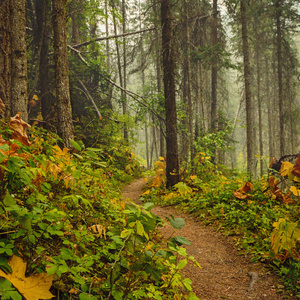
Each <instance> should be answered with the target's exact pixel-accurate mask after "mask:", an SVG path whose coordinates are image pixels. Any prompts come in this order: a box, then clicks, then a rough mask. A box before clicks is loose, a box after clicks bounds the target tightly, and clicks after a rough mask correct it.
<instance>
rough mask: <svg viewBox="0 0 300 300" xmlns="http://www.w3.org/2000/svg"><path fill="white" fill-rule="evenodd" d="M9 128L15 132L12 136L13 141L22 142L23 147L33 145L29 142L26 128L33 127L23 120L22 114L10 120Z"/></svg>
mask: <svg viewBox="0 0 300 300" xmlns="http://www.w3.org/2000/svg"><path fill="white" fill-rule="evenodd" d="M9 126H10V128H11V129H12V130H13V133H12V135H11V137H12V138H13V139H15V140H17V141H19V142H21V143H22V144H23V145H26V146H30V144H31V143H30V142H29V140H28V136H27V133H26V128H27V127H28V128H30V127H31V126H30V125H29V124H27V123H26V122H24V121H23V120H22V119H21V117H20V113H18V114H16V115H15V116H14V117H12V118H10V122H9Z"/></svg>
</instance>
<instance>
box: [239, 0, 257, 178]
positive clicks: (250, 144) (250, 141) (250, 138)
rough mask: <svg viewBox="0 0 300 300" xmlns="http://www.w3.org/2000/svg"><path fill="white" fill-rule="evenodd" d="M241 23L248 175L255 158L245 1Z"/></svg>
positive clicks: (253, 170) (253, 168)
mask: <svg viewBox="0 0 300 300" xmlns="http://www.w3.org/2000/svg"><path fill="white" fill-rule="evenodd" d="M241 23H242V43H243V58H244V84H245V97H246V124H247V129H246V136H247V137H246V139H247V141H246V144H247V171H248V172H249V173H250V174H254V173H255V156H254V154H255V153H254V134H253V133H254V132H253V127H254V111H253V99H252V92H251V70H250V56H249V43H248V24H247V1H246V0H241Z"/></svg>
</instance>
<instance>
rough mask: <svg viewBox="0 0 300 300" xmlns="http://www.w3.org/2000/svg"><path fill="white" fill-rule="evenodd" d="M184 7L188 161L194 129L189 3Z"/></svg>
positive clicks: (192, 151)
mask: <svg viewBox="0 0 300 300" xmlns="http://www.w3.org/2000/svg"><path fill="white" fill-rule="evenodd" d="M184 4H185V5H184V6H185V17H186V20H185V35H186V56H185V57H186V75H187V77H186V92H187V94H186V96H187V116H188V150H189V154H188V156H190V159H191V158H192V157H193V156H194V143H193V142H194V129H193V120H194V114H193V103H192V86H191V85H192V75H191V54H190V52H191V50H190V26H189V24H190V18H189V2H188V1H187V0H185V1H184Z"/></svg>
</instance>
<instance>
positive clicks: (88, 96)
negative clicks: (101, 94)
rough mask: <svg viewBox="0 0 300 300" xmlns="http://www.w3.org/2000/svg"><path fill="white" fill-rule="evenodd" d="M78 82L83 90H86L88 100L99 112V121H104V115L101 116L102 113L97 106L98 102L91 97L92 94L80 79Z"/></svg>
mask: <svg viewBox="0 0 300 300" xmlns="http://www.w3.org/2000/svg"><path fill="white" fill-rule="evenodd" d="M78 82H79V84H80V85H81V86H82V88H83V90H84V92H85V94H86V96H87V98H88V99H89V100H90V101H91V102H92V104H93V106H94V108H95V110H96V112H97V115H98V117H99V119H100V120H101V119H102V115H101V113H100V111H99V109H98V107H97V105H96V102H95V101H94V99H93V97H92V96H91V94H90V92H89V91H88V89H87V87H86V86H85V85H84V83H83V82H82V81H81V80H80V79H78Z"/></svg>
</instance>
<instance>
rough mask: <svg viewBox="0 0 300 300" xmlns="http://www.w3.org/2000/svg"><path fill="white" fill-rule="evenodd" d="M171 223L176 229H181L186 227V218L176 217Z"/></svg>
mask: <svg viewBox="0 0 300 300" xmlns="http://www.w3.org/2000/svg"><path fill="white" fill-rule="evenodd" d="M171 225H172V226H173V227H174V228H176V229H181V228H183V227H184V225H185V222H184V219H182V218H176V219H174V220H172V221H171Z"/></svg>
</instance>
